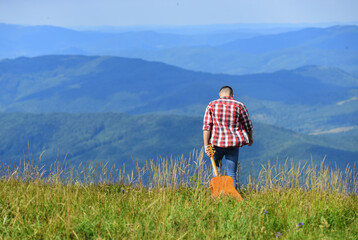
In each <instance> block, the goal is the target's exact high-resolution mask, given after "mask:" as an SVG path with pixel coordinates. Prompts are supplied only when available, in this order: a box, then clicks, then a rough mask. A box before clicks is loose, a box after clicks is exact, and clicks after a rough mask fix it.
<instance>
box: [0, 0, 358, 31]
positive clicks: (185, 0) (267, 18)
mask: <svg viewBox="0 0 358 240" xmlns="http://www.w3.org/2000/svg"><path fill="white" fill-rule="evenodd" d="M0 22H2V23H11V24H29V25H45V24H46V25H56V26H67V27H70V26H99V25H111V26H128V25H153V24H155V25H158V24H159V25H203V24H221V23H224V24H227V23H327V22H342V23H345V22H358V0H0Z"/></svg>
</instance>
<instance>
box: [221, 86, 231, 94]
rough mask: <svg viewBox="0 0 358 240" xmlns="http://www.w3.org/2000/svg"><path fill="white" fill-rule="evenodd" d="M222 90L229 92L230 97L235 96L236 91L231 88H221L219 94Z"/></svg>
mask: <svg viewBox="0 0 358 240" xmlns="http://www.w3.org/2000/svg"><path fill="white" fill-rule="evenodd" d="M222 90H224V91H225V92H229V94H230V96H234V91H233V90H232V88H231V87H230V86H223V87H222V88H220V91H219V92H221V91H222Z"/></svg>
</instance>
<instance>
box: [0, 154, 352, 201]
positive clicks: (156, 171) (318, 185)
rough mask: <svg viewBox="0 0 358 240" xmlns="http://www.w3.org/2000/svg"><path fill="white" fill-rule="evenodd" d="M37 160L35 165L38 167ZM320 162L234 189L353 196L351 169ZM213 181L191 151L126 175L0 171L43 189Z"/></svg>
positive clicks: (29, 160) (83, 168)
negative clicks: (52, 185)
mask: <svg viewBox="0 0 358 240" xmlns="http://www.w3.org/2000/svg"><path fill="white" fill-rule="evenodd" d="M41 156H42V155H40V158H39V163H41ZM324 163H325V159H323V160H322V162H321V164H320V167H319V168H318V167H317V165H315V164H314V163H313V160H312V159H311V163H308V162H306V163H304V164H302V163H301V162H298V163H297V162H294V161H293V160H291V161H289V160H288V159H286V161H285V163H284V164H280V163H279V162H276V163H275V164H271V162H270V161H268V162H267V164H265V165H262V166H261V171H260V172H259V174H258V176H257V177H254V176H251V175H248V177H247V179H246V181H244V182H245V184H243V183H241V185H239V187H240V189H241V190H242V191H243V192H251V191H255V192H262V191H269V190H272V189H277V190H280V189H287V188H291V189H292V188H294V189H302V190H307V191H313V192H328V193H332V192H335V193H343V194H356V193H358V175H357V174H358V173H357V172H356V164H355V163H354V165H353V166H349V165H348V166H347V167H346V170H345V171H344V172H343V171H341V170H340V169H338V168H337V167H336V168H335V169H331V168H330V167H328V166H326V165H325V164H324ZM211 177H212V170H211V165H210V163H209V162H208V161H206V160H205V158H204V151H203V149H201V150H194V151H193V152H191V153H190V154H189V156H188V157H187V158H186V157H184V155H181V156H178V157H173V156H171V157H165V158H163V157H158V158H157V159H156V160H154V159H152V160H149V161H147V162H146V163H145V164H143V165H140V164H139V163H138V162H135V169H134V170H131V171H130V172H127V171H126V167H125V164H123V165H122V167H120V168H117V167H116V165H114V164H113V165H111V166H110V167H109V166H108V163H94V164H92V163H89V164H83V163H80V164H79V165H77V166H69V165H65V164H63V163H60V162H58V161H56V162H55V163H53V164H51V165H50V166H49V167H47V168H46V167H45V166H39V165H36V164H34V160H33V157H32V156H31V157H26V158H25V160H24V161H23V162H22V163H21V164H19V165H17V166H11V165H5V164H1V165H0V180H1V181H25V182H38V183H43V184H65V185H66V184H68V185H73V184H77V185H89V184H90V185H93V184H95V185H115V184H119V185H131V186H135V187H149V188H152V189H153V188H156V189H159V188H163V187H170V188H173V189H176V188H193V187H195V188H198V187H202V186H207V184H208V183H209V181H210V179H211Z"/></svg>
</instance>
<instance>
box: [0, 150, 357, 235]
mask: <svg viewBox="0 0 358 240" xmlns="http://www.w3.org/2000/svg"><path fill="white" fill-rule="evenodd" d="M202 156H203V155H197V156H195V157H194V158H192V159H190V160H188V159H187V158H176V159H175V160H164V161H161V162H159V163H155V164H150V165H146V166H144V167H143V168H138V172H140V173H141V174H138V175H137V176H136V177H133V175H131V173H124V172H123V171H119V172H111V171H108V169H104V171H102V172H100V174H99V175H93V171H94V170H96V167H95V166H93V165H92V167H90V168H87V169H86V168H85V169H84V170H82V168H80V169H77V168H75V169H74V171H71V172H70V173H69V174H66V172H64V169H62V168H57V167H56V168H53V169H52V170H51V171H50V172H49V173H48V175H44V169H42V168H40V167H38V166H36V165H35V166H33V165H28V164H24V169H23V170H22V169H21V168H7V167H6V166H4V165H0V172H1V180H0V199H1V200H0V217H1V219H2V224H1V225H0V238H5V239H47V238H49V239H52V238H64V239H72V238H73V239H94V238H108V239H113V238H119V239H122V238H130V239H133V238H135V239H136V238H140V239H142V238H145V239H168V238H175V239H180V238H190V239H204V238H205V239H206V238H210V239H227V238H229V239H261V238H262V239H273V238H282V239H325V238H328V239H347V238H348V239H354V238H355V237H356V236H357V234H358V221H357V215H358V207H357V206H358V204H357V203H358V202H357V201H358V199H357V195H356V193H357V190H358V185H357V175H356V172H353V171H352V169H348V171H345V172H341V171H339V170H335V171H332V170H331V169H330V168H327V167H325V166H321V167H317V166H316V165H314V164H310V165H307V166H302V165H298V164H295V163H291V164H289V165H287V164H286V165H279V164H277V165H272V164H269V163H266V164H263V165H262V167H261V168H260V174H259V177H258V178H257V179H255V180H254V179H252V178H251V180H249V181H248V182H247V184H240V188H239V191H240V193H241V195H242V197H243V199H244V200H243V201H238V200H237V199H233V198H230V197H228V196H223V195H222V196H219V197H218V198H213V197H212V196H211V192H210V190H209V187H208V183H209V181H210V179H211V174H210V170H208V169H207V168H203V166H202V162H203V159H202ZM188 163H193V164H195V165H196V168H195V171H194V172H191V173H190V172H188V167H187V164H188ZM76 172H81V173H80V174H81V175H83V178H82V179H81V178H78V176H77V175H76V174H72V173H76ZM144 173H146V174H148V177H149V179H150V180H149V182H148V183H147V184H146V185H143V179H142V177H143V176H142V174H144ZM113 174H114V175H116V176H118V178H117V179H116V180H114V179H113V176H114V175H113ZM139 176H141V177H139ZM183 176H186V177H187V178H183ZM64 177H65V178H64ZM83 179H85V180H86V181H83ZM249 179H250V178H249Z"/></svg>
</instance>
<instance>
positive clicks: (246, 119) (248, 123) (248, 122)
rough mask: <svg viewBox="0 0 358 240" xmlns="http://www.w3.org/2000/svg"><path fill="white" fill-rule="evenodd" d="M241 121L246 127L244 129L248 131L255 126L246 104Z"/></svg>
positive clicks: (243, 107) (243, 106)
mask: <svg viewBox="0 0 358 240" xmlns="http://www.w3.org/2000/svg"><path fill="white" fill-rule="evenodd" d="M239 121H240V123H241V124H242V126H243V127H244V129H245V130H246V132H250V131H251V130H252V128H253V126H252V122H251V120H250V119H249V112H248V111H247V109H246V107H245V105H242V110H241V116H240V120H239Z"/></svg>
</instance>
